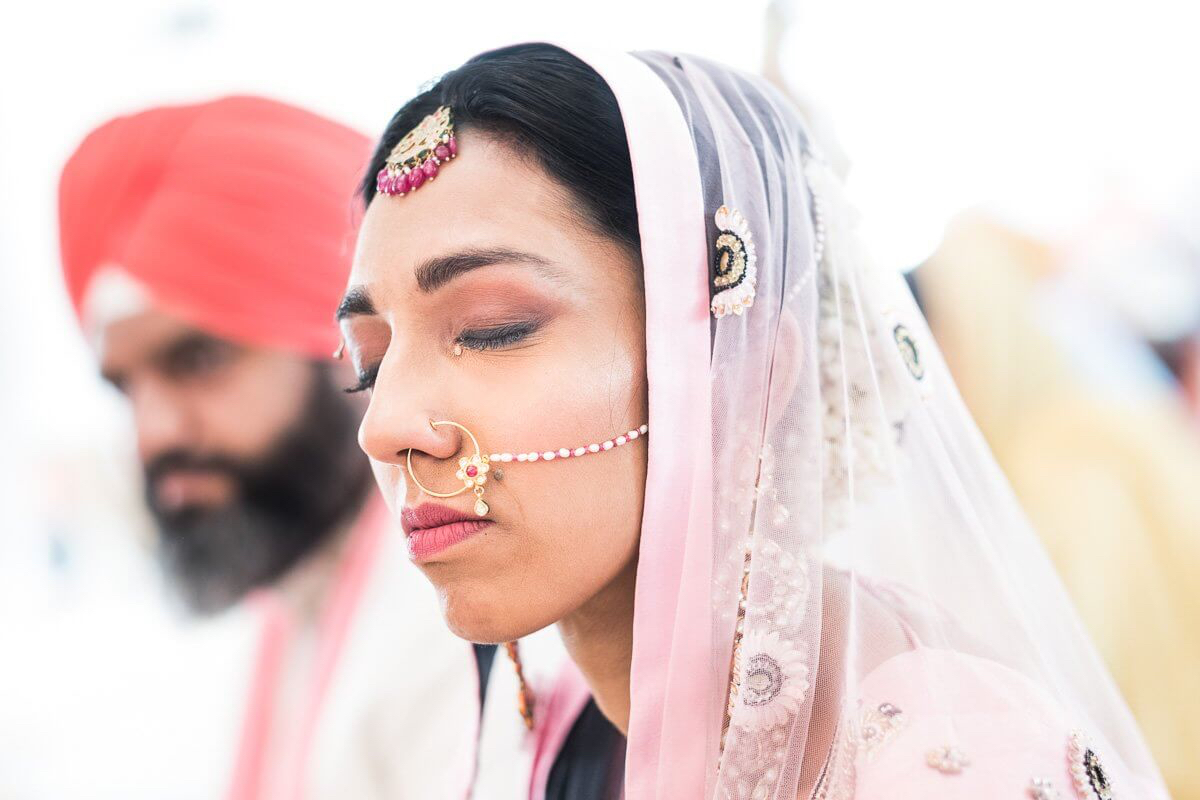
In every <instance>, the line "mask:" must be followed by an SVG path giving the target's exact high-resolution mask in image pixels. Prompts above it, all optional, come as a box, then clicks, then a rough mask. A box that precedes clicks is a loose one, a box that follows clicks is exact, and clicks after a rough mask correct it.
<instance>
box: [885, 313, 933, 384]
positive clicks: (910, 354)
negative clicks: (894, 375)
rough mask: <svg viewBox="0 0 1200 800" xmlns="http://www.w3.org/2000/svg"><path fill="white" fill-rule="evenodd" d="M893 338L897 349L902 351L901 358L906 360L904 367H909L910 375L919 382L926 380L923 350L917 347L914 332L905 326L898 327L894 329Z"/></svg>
mask: <svg viewBox="0 0 1200 800" xmlns="http://www.w3.org/2000/svg"><path fill="white" fill-rule="evenodd" d="M892 338H893V339H895V340H896V347H897V348H899V350H900V357H901V358H903V359H904V366H906V367H908V372H909V374H910V375H912V376H913V377H914V378H916V379H917V380H919V381H920V380H924V379H925V365H924V364H923V363H922V362H921V350H920V348H919V347H917V340H916V339H915V338H914V337H913V335H912V332H911V331H909V329H908V328H907V327H906V326H904V325H897V326H896V327H895V328H893V329H892Z"/></svg>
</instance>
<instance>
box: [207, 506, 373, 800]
mask: <svg viewBox="0 0 1200 800" xmlns="http://www.w3.org/2000/svg"><path fill="white" fill-rule="evenodd" d="M386 520H387V509H386V507H385V506H384V505H383V502H382V501H381V500H379V499H378V498H375V499H373V500H372V501H371V502H370V504H369V505H368V506H367V508H366V510H364V511H363V513H362V514H361V516H360V518H359V520H358V522H357V523H356V525H355V528H354V530H353V531H352V532H351V534H350V541H349V543H348V552H347V553H346V555H345V556H344V557H343V560H342V562H341V563H340V564H339V565H338V570H337V576H336V578H335V580H334V586H333V590H332V596H331V598H330V602H329V605H328V607H327V609H326V611H325V614H324V615H323V616H322V618H321V622H320V630H319V633H318V640H317V641H318V644H317V657H316V667H315V671H314V677H313V681H312V689H311V692H310V694H309V696H308V697H307V698H306V708H305V712H304V717H303V720H304V721H303V722H302V723H301V724H302V726H303V727H302V728H301V730H300V733H299V736H298V738H297V741H298V745H297V748H296V750H295V752H294V754H293V755H294V761H293V762H292V763H291V764H289V765H288V767H287V769H286V772H285V774H286V775H287V779H288V781H289V785H288V786H287V788H286V790H285V791H284V792H283V793H282V796H283V797H285V798H300V797H302V796H303V792H304V785H303V780H304V775H305V766H306V764H307V763H308V760H309V756H310V752H309V751H310V750H311V745H312V739H313V734H314V732H315V730H316V726H317V724H318V722H319V719H320V712H321V708H322V706H323V703H324V700H325V696H326V694H327V693H328V690H329V684H330V681H331V679H332V677H333V674H334V671H335V670H336V668H337V665H338V663H339V660H340V658H341V656H342V651H343V647H344V645H345V641H346V635H347V632H348V630H349V628H350V626H351V624H352V623H353V621H354V612H355V610H356V608H357V606H358V603H359V600H360V599H361V598H362V594H363V589H364V587H365V585H366V583H367V580H368V578H369V577H370V568H371V564H372V562H373V561H374V558H375V555H376V553H377V552H378V550H379V546H380V543H381V539H382V537H383V535H384V534H385V532H386ZM253 603H254V606H255V607H256V608H258V609H260V611H261V613H262V615H263V623H262V632H261V633H260V645H259V656H258V660H257V662H256V663H255V667H254V676H253V678H252V679H251V684H250V695H249V698H248V700H247V706H246V708H247V710H246V716H245V718H244V722H243V727H242V734H241V738H240V740H239V744H238V754H237V757H236V762H235V765H236V766H235V769H234V779H233V783H232V785H231V787H230V791H229V794H228V800H254V799H255V798H258V797H260V796H261V793H262V791H263V788H264V786H263V782H264V777H265V775H266V772H267V769H268V765H267V764H266V761H265V758H264V757H265V753H266V748H267V745H268V743H269V742H270V739H271V735H272V730H271V724H272V721H273V720H274V719H275V708H276V706H275V703H276V701H277V699H278V698H277V695H276V692H277V690H278V686H279V676H280V674H281V672H282V670H283V665H284V657H285V656H286V653H287V645H288V640H289V638H290V633H291V631H292V629H293V626H292V625H291V624H290V623H289V621H288V619H287V616H286V612H285V610H284V609H283V608H281V607H280V604H279V601H278V599H277V598H274V597H272V596H271V595H270V594H269V593H268V592H263V593H261V594H260V595H258V596H257V597H256V598H255V600H254V601H253Z"/></svg>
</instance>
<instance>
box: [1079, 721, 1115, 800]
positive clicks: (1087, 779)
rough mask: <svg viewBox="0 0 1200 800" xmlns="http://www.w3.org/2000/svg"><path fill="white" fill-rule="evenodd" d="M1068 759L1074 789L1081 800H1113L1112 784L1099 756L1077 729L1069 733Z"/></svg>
mask: <svg viewBox="0 0 1200 800" xmlns="http://www.w3.org/2000/svg"><path fill="white" fill-rule="evenodd" d="M1068 761H1069V764H1070V769H1071V780H1073V781H1074V782H1075V791H1076V792H1077V793H1078V794H1079V796H1080V797H1081V798H1083V800H1113V791H1112V784H1111V783H1110V782H1109V779H1108V774H1107V773H1106V772H1105V771H1104V767H1103V765H1101V763H1100V757H1099V756H1098V755H1096V751H1095V750H1093V749H1092V748H1091V747H1089V746H1088V742H1087V739H1085V738H1084V736H1083V734H1082V733H1079V732H1078V731H1076V732H1075V733H1072V734H1071V745H1070V748H1069V749H1068Z"/></svg>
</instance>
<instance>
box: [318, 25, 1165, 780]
mask: <svg viewBox="0 0 1200 800" xmlns="http://www.w3.org/2000/svg"><path fill="white" fill-rule="evenodd" d="M892 124H904V121H901V120H896V121H893V123H892ZM363 195H364V199H365V200H366V203H367V211H366V215H365V217H364V219H363V224H362V228H361V233H360V237H359V242H358V249H357V254H356V258H355V263H354V268H353V273H352V275H351V278H350V288H349V289H348V291H347V293H346V296H345V298H344V300H343V302H342V305H341V307H340V308H339V310H338V317H339V320H340V324H341V327H342V334H343V337H344V340H345V343H346V348H347V352H348V353H349V355H350V357H351V358H352V359H353V361H354V364H355V366H356V368H357V370H358V374H359V383H358V385H356V386H354V387H350V388H351V389H352V390H364V391H370V392H371V398H370V407H369V410H368V411H367V414H366V417H365V419H364V420H363V423H362V428H361V432H360V440H361V443H362V445H363V448H364V449H365V450H366V451H367V453H368V455H370V456H371V458H372V461H373V463H374V466H375V472H376V477H377V479H378V482H379V485H380V486H381V488H382V490H383V492H384V494H385V496H386V498H387V500H388V502H389V503H390V504H391V507H392V509H393V511H394V513H395V514H397V516H398V517H399V518H400V521H401V524H402V525H403V527H404V531H405V534H406V536H407V541H408V546H409V553H410V555H411V557H412V559H413V560H414V561H415V562H416V564H417V565H418V566H419V567H420V569H421V570H422V571H423V572H424V573H425V575H426V576H427V577H428V579H429V580H430V581H431V582H432V584H433V585H434V587H435V588H436V590H437V592H438V595H439V597H440V599H441V604H442V611H443V614H444V616H445V619H446V622H447V624H448V625H449V626H450V628H451V629H452V630H453V631H454V632H455V633H457V634H458V635H460V636H462V637H463V638H466V639H469V640H471V641H474V642H497V643H499V642H505V643H514V644H511V645H509V651H510V654H511V655H513V656H514V657H515V660H516V661H517V663H518V666H520V664H521V661H520V652H519V651H518V650H517V648H516V645H515V643H516V642H517V641H518V640H520V639H522V637H527V636H529V635H530V634H532V633H534V632H536V631H539V630H540V629H542V628H546V627H547V626H551V625H555V626H557V629H558V632H559V634H560V635H561V639H562V642H563V644H564V645H565V649H566V652H567V654H568V655H569V657H570V659H569V662H568V663H566V664H565V666H564V668H563V671H562V673H561V674H560V675H559V676H558V678H557V679H556V680H554V681H553V682H551V683H550V684H548V685H547V686H546V687H543V688H542V689H541V690H538V691H534V687H531V686H530V685H529V682H528V681H525V680H524V678H525V672H527V671H528V670H527V669H526V670H520V671H518V673H516V674H517V675H518V676H519V677H520V679H521V684H520V688H521V695H520V703H519V709H517V710H509V709H505V712H506V714H511V719H512V720H513V723H514V724H519V721H520V720H521V718H522V717H523V718H524V720H525V722H526V723H527V724H528V726H529V727H530V729H531V732H530V733H529V734H528V737H527V740H526V741H525V742H523V743H522V746H523V747H524V748H525V750H526V752H527V753H528V754H529V761H528V774H526V775H524V776H523V777H522V780H523V781H524V783H523V786H522V791H523V792H524V793H525V796H531V797H561V798H566V797H572V798H576V797H580V798H582V797H591V798H601V797H619V796H624V797H626V798H629V800H647V799H648V798H662V799H664V800H665V799H666V798H672V799H674V798H720V799H721V800H766V798H772V799H775V800H779V799H781V798H786V799H787V800H790V798H793V797H798V798H809V797H820V798H850V797H857V798H895V797H904V798H907V797H914V798H915V797H964V798H965V797H971V798H997V799H999V798H1021V797H1025V798H1030V797H1032V798H1035V800H1049V799H1050V798H1060V800H1068V798H1082V799H1083V800H1108V798H1119V797H1126V798H1134V797H1136V798H1162V797H1165V796H1166V793H1165V790H1164V788H1163V786H1162V783H1161V781H1160V778H1159V776H1158V773H1157V770H1156V768H1155V766H1154V764H1153V762H1152V760H1151V758H1150V756H1149V755H1148V752H1147V750H1146V748H1145V746H1144V744H1143V742H1142V738H1141V736H1140V734H1139V732H1138V731H1137V729H1136V726H1135V725H1134V723H1133V721H1132V719H1131V717H1130V715H1129V713H1128V711H1127V710H1126V708H1125V706H1124V704H1123V702H1122V701H1121V699H1120V697H1119V696H1118V695H1117V694H1116V692H1115V690H1114V689H1113V686H1112V684H1111V681H1110V679H1109V678H1108V676H1107V674H1106V673H1105V671H1104V668H1103V667H1102V666H1101V664H1100V663H1099V661H1098V660H1097V658H1096V656H1095V654H1094V651H1093V648H1092V646H1091V644H1090V643H1089V642H1088V640H1087V638H1086V636H1085V634H1084V633H1083V632H1082V630H1081V628H1080V626H1079V624H1078V622H1077V620H1076V618H1075V615H1074V612H1073V611H1072V609H1071V607H1070V604H1069V602H1068V600H1067V599H1066V597H1065V595H1064V593H1063V591H1062V589H1061V587H1060V584H1059V581H1058V579H1057V577H1056V576H1055V574H1054V573H1053V570H1052V569H1051V567H1050V565H1049V563H1048V562H1047V559H1046V557H1045V555H1044V553H1043V552H1042V550H1041V548H1040V546H1039V545H1038V543H1037V541H1036V539H1035V537H1034V535H1033V533H1032V532H1031V530H1030V528H1029V526H1028V524H1027V522H1026V521H1025V519H1024V517H1023V516H1022V514H1021V512H1020V510H1019V508H1018V507H1017V506H1016V504H1015V502H1014V500H1013V498H1012V496H1011V494H1010V492H1009V489H1008V487H1007V485H1006V484H1005V482H1004V480H1003V478H1002V476H1001V475H1000V473H999V471H998V470H997V468H996V465H995V463H994V461H993V459H992V457H991V455H990V454H989V453H988V451H987V450H986V448H985V446H984V445H983V443H982V441H981V439H980V437H979V435H978V432H977V431H976V429H975V427H974V425H973V423H972V422H971V420H970V418H969V416H968V415H967V413H966V411H965V410H964V408H963V406H962V403H961V401H960V399H959V397H958V394H957V393H956V391H955V388H954V386H953V385H952V383H951V381H950V379H949V377H948V374H947V372H946V369H945V366H944V365H943V363H942V361H941V358H940V356H939V354H938V352H937V350H936V348H935V346H934V344H933V342H932V341H931V340H930V336H929V332H928V330H927V328H926V326H925V323H924V321H923V320H922V318H921V317H920V315H919V313H918V312H917V311H916V309H915V307H914V304H913V301H912V298H911V296H910V295H909V294H908V293H907V290H906V289H905V288H904V285H903V281H902V280H901V279H900V278H899V277H898V276H896V275H891V274H884V273H879V272H875V271H873V270H872V269H871V268H870V266H869V264H868V263H867V261H866V259H864V257H863V255H862V252H861V250H860V247H859V243H858V240H857V237H856V234H855V227H854V218H853V214H852V212H851V210H850V209H849V208H848V207H847V204H846V202H845V200H844V199H843V196H842V191H841V187H840V182H839V179H838V176H837V175H836V174H834V172H833V171H832V169H831V167H830V166H829V162H828V160H827V155H826V151H824V150H823V149H822V144H821V142H819V141H817V140H816V138H815V134H814V129H813V128H812V127H810V125H809V124H808V122H806V120H805V119H804V118H803V117H802V116H801V114H800V112H799V111H798V110H797V109H796V108H795V107H794V106H793V105H792V104H791V103H790V102H789V101H788V100H787V99H785V98H784V97H783V96H782V95H781V94H780V93H778V92H777V91H775V90H774V89H772V88H771V87H770V86H769V85H768V84H766V83H765V82H764V81H763V80H761V79H759V78H755V77H752V76H749V75H744V74H741V73H737V72H734V71H732V70H730V69H727V68H725V67H722V66H719V65H717V64H714V63H711V62H708V61H705V60H702V59H697V58H692V57H686V56H671V55H667V54H662V53H639V54H633V55H628V54H586V53H579V54H572V53H568V52H567V51H565V50H562V49H559V48H557V47H554V46H550V45H546V44H527V45H521V46H516V47H509V48H505V49H502V50H496V51H492V52H489V53H484V54H482V55H480V56H477V57H476V58H474V59H472V60H470V61H469V62H467V63H466V64H465V65H463V66H462V67H460V68H458V69H456V70H454V71H452V72H450V73H449V74H447V75H446V76H444V77H443V78H442V79H441V80H440V81H438V82H437V83H436V84H434V85H433V86H432V88H430V89H428V90H427V91H425V92H423V93H422V94H420V95H419V96H417V97H416V98H414V99H412V100H411V101H409V102H408V103H407V104H405V105H404V106H403V107H402V108H401V109H400V110H399V111H398V112H397V113H396V115H395V116H394V117H393V118H392V120H391V122H390V124H389V125H388V127H387V130H386V131H385V132H384V134H383V137H382V139H381V140H380V142H379V145H378V147H377V149H376V152H375V156H374V160H373V163H372V165H371V167H370V171H369V175H368V179H367V180H366V182H365V183H364V187H363ZM1112 591H1114V592H1120V591H1121V587H1119V586H1113V587H1112ZM506 700H507V697H506V696H504V695H501V696H500V697H499V698H497V697H496V696H495V692H492V693H490V694H489V704H490V705H494V704H495V703H500V702H504V701H506ZM597 709H598V711H597ZM518 710H519V712H520V716H518ZM601 714H602V716H601ZM484 735H485V737H486V736H487V732H486V731H485V734H484ZM484 773H486V770H484V771H483V772H481V776H480V780H481V781H483V780H484V779H485V777H486V776H485V775H484ZM476 792H477V796H480V797H493V796H496V795H493V794H490V793H489V789H488V788H487V787H486V786H482V785H481V786H478V787H477V788H476Z"/></svg>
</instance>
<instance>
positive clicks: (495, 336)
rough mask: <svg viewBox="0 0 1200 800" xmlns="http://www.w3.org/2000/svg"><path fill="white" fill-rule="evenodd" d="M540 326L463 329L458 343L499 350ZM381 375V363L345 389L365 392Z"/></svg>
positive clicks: (466, 346)
mask: <svg viewBox="0 0 1200 800" xmlns="http://www.w3.org/2000/svg"><path fill="white" fill-rule="evenodd" d="M538 327H539V323H537V322H512V323H509V324H507V325H497V326H495V327H493V328H483V329H481V330H475V331H463V332H462V333H460V334H459V335H458V337H457V338H455V340H454V342H455V343H456V344H460V345H462V346H463V347H464V348H466V349H468V350H476V351H483V350H499V349H501V348H504V347H508V346H510V345H514V344H516V343H517V342H520V341H522V340H524V339H527V338H528V337H529V336H530V335H531V334H532V333H534V332H535V331H536V330H537V329H538ZM378 375H379V365H378V364H376V365H375V366H373V367H370V368H368V369H365V370H363V371H361V372H359V373H358V383H356V384H354V385H353V386H349V387H346V388H345V389H343V391H344V392H346V393H347V394H354V393H356V392H365V391H366V390H368V389H370V388H372V387H373V386H375V378H376V377H377V376H378Z"/></svg>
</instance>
